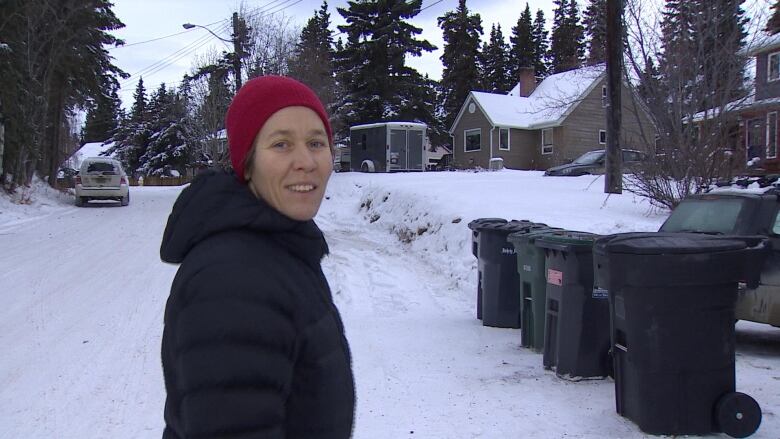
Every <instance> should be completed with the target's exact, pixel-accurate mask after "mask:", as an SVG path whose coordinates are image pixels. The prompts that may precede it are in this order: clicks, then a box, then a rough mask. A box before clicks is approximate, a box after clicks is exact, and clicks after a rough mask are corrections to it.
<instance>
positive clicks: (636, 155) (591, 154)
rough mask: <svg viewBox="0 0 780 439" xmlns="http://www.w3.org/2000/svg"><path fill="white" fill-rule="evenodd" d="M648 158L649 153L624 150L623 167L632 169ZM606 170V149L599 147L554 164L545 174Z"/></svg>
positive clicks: (601, 171) (599, 171)
mask: <svg viewBox="0 0 780 439" xmlns="http://www.w3.org/2000/svg"><path fill="white" fill-rule="evenodd" d="M646 158H647V155H646V154H645V153H643V152H641V151H635V150H633V149H624V150H623V169H624V170H631V169H632V168H633V167H634V166H636V165H637V164H639V163H641V162H642V161H644V160H645V159H646ZM605 171H606V151H605V150H603V149H597V150H595V151H588V152H586V153H585V154H583V155H581V156H579V157H577V158H576V159H575V160H574V161H573V162H571V163H567V164H565V165H560V166H553V167H552V168H550V169H548V170H547V171H545V172H544V175H551V176H564V175H565V176H570V177H576V176H579V175H588V174H603V173H604V172H605Z"/></svg>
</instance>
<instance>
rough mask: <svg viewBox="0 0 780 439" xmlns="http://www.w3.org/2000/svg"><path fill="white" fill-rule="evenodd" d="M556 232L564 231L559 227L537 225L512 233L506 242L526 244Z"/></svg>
mask: <svg viewBox="0 0 780 439" xmlns="http://www.w3.org/2000/svg"><path fill="white" fill-rule="evenodd" d="M556 230H563V229H561V228H559V227H550V226H548V225H547V224H542V223H536V224H533V225H532V226H530V227H527V228H525V229H522V230H518V231H517V232H513V233H510V234H509V236H507V237H506V240H507V241H508V242H511V243H513V244H519V243H525V242H529V241H533V240H534V239H535V238H537V237H539V236H541V235H542V234H544V233H545V232H553V231H556Z"/></svg>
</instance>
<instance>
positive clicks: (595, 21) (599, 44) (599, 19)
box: [582, 0, 607, 65]
mask: <svg viewBox="0 0 780 439" xmlns="http://www.w3.org/2000/svg"><path fill="white" fill-rule="evenodd" d="M582 24H583V25H584V26H585V33H586V34H587V38H588V60H587V64H588V65H595V64H600V63H603V62H605V61H606V59H607V56H606V55H607V0H590V4H588V8H587V9H586V10H585V14H584V18H583V20H582Z"/></svg>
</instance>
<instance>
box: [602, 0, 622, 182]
mask: <svg viewBox="0 0 780 439" xmlns="http://www.w3.org/2000/svg"><path fill="white" fill-rule="evenodd" d="M622 83H623V0H607V97H608V99H609V100H608V103H607V151H606V156H607V157H606V158H607V162H606V168H607V170H606V173H605V175H604V193H607V194H620V193H623V172H622V162H623V157H622V155H623V154H622V153H621V146H620V123H621V119H622V117H621V116H622V109H623V106H622V104H621V99H620V97H621V94H622V93H621V92H622V90H623V86H622Z"/></svg>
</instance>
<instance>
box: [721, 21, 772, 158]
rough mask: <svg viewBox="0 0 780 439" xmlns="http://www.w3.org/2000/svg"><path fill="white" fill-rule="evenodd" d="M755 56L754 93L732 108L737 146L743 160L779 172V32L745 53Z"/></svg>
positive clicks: (762, 40) (762, 39) (760, 40)
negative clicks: (736, 113)
mask: <svg viewBox="0 0 780 439" xmlns="http://www.w3.org/2000/svg"><path fill="white" fill-rule="evenodd" d="M747 54H748V56H751V57H755V62H756V79H755V93H752V94H751V95H750V96H748V97H747V98H746V99H744V100H743V101H741V102H739V103H738V104H736V105H734V106H733V110H735V111H737V112H738V113H739V139H740V140H739V144H740V145H741V146H742V147H743V148H744V149H743V151H745V153H746V159H747V161H748V162H749V163H750V162H753V163H755V162H758V164H760V165H761V167H762V168H764V169H766V170H768V171H775V172H777V171H780V159H778V156H777V131H778V128H777V115H778V113H780V33H778V34H775V35H764V36H763V37H762V38H759V39H758V40H757V42H756V43H755V44H753V45H752V46H751V47H750V48H749V49H748V50H747Z"/></svg>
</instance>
